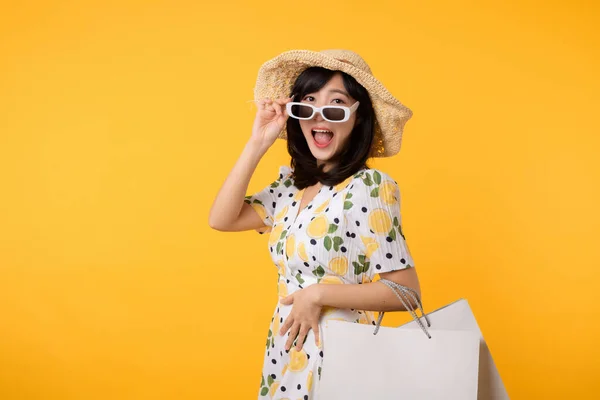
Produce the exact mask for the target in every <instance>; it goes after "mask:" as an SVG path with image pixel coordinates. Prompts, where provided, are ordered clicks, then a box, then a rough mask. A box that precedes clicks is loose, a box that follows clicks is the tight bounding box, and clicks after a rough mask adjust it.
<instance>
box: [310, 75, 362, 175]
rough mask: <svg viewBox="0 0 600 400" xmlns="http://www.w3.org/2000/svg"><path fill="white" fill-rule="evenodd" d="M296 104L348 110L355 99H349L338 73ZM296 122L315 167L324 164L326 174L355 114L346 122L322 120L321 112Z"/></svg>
mask: <svg viewBox="0 0 600 400" xmlns="http://www.w3.org/2000/svg"><path fill="white" fill-rule="evenodd" d="M299 101H301V102H303V103H310V104H312V105H314V106H315V107H322V106H325V105H339V106H344V107H350V106H351V105H353V104H354V103H356V100H355V99H353V98H352V97H350V95H349V94H348V92H347V91H346V88H345V87H344V82H343V80H342V74H341V73H339V72H338V73H336V74H335V75H334V76H333V77H332V78H331V79H330V80H329V82H327V84H325V86H323V87H322V88H321V89H320V90H319V91H318V92H314V93H308V94H306V95H304V98H302V99H300V100H299ZM359 107H360V106H359ZM299 122H300V128H301V129H302V133H303V134H304V138H305V139H306V141H307V142H308V147H309V148H310V151H311V152H312V154H313V156H314V157H315V158H316V159H317V165H321V164H322V163H325V171H327V170H329V168H331V167H332V166H333V162H334V161H333V160H334V159H335V156H336V155H337V154H339V152H340V151H341V150H342V149H343V148H344V146H345V145H346V142H347V141H348V140H349V138H350V133H351V132H352V129H353V128H354V125H355V123H356V111H355V112H353V113H352V114H351V115H350V119H349V120H348V121H346V122H329V121H327V120H324V119H323V116H322V115H321V114H320V113H315V115H314V116H313V118H312V119H306V120H299ZM315 130H318V131H322V130H325V131H329V133H317V132H315Z"/></svg>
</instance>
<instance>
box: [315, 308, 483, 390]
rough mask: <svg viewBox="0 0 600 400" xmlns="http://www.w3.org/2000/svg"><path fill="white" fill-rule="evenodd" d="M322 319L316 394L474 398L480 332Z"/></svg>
mask: <svg viewBox="0 0 600 400" xmlns="http://www.w3.org/2000/svg"><path fill="white" fill-rule="evenodd" d="M373 329H374V327H373V326H372V325H365V324H357V323H352V322H345V321H336V320H331V321H326V326H325V329H323V344H324V352H325V357H324V359H323V372H322V375H321V380H320V381H319V382H318V385H319V386H318V388H317V393H318V394H317V400H337V399H340V400H342V399H343V400H392V399H394V400H397V399H411V400H415V399H417V400H419V399H423V400H438V399H439V400H441V399H444V400H475V399H476V398H477V370H478V367H479V357H478V355H479V336H478V335H477V334H476V333H475V332H470V331H460V330H458V331H453V330H443V329H435V328H431V329H429V330H428V331H429V333H430V335H431V338H428V337H427V336H426V335H425V334H424V333H423V332H422V331H420V330H417V329H397V328H389V327H380V328H379V331H378V333H377V335H373Z"/></svg>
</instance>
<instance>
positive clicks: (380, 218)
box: [369, 208, 392, 235]
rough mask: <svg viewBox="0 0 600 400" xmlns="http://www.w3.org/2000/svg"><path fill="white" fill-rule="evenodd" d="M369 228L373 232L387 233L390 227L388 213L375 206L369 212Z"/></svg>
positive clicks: (390, 220)
mask: <svg viewBox="0 0 600 400" xmlns="http://www.w3.org/2000/svg"><path fill="white" fill-rule="evenodd" d="M369 228H371V230H372V231H373V232H375V233H380V234H386V235H387V234H388V233H389V232H390V230H391V229H392V219H391V218H390V214H389V213H388V212H387V211H386V210H384V209H383V208H377V209H375V210H373V211H371V213H370V214H369Z"/></svg>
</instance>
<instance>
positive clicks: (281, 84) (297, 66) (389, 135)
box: [254, 50, 412, 157]
mask: <svg viewBox="0 0 600 400" xmlns="http://www.w3.org/2000/svg"><path fill="white" fill-rule="evenodd" d="M313 66H319V67H323V68H327V69H330V70H334V71H337V70H339V71H342V72H345V73H347V74H348V75H351V76H352V77H354V79H356V81H357V82H358V83H360V84H361V85H362V86H363V87H364V88H365V89H366V90H367V91H368V92H369V96H370V98H371V102H372V103H373V110H374V112H375V119H376V120H375V132H374V136H375V137H374V141H373V146H372V149H371V156H372V157H390V156H393V155H395V154H397V153H398V152H399V151H400V147H401V142H402V133H403V131H404V125H405V124H406V122H407V121H408V120H409V119H410V118H411V117H412V111H411V110H410V109H409V108H408V107H406V106H405V105H403V104H402V103H400V101H398V99H396V98H395V97H394V96H393V95H392V94H391V93H390V92H389V91H388V90H387V89H386V88H385V86H384V85H383V84H382V83H381V82H380V81H379V80H378V79H377V78H375V77H374V76H373V75H372V74H371V73H369V72H367V71H365V70H363V69H360V68H357V67H355V66H353V65H352V64H349V63H347V62H344V61H340V60H338V59H336V58H333V57H331V56H328V55H326V54H324V53H321V52H316V51H312V50H290V51H286V52H283V53H281V54H279V55H278V56H277V57H275V58H273V59H271V60H269V61H267V62H265V63H264V64H263V65H262V66H261V67H260V69H259V71H258V77H257V79H256V85H255V87H254V99H255V100H259V99H263V98H265V97H267V98H271V99H278V98H285V97H289V96H290V95H291V90H292V87H293V85H294V82H295V81H296V79H297V78H298V76H299V75H300V73H301V72H302V71H304V70H305V69H306V68H308V67H313ZM278 137H279V138H280V139H287V128H286V127H285V126H284V128H283V130H282V131H281V132H280V134H279V136H278Z"/></svg>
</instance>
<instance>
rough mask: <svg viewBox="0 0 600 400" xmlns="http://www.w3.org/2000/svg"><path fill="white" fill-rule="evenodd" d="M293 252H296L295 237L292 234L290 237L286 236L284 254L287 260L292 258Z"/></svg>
mask: <svg viewBox="0 0 600 400" xmlns="http://www.w3.org/2000/svg"><path fill="white" fill-rule="evenodd" d="M295 250H296V237H295V236H294V234H293V233H292V234H291V235H290V236H288V238H287V241H286V242H285V254H286V255H287V258H288V259H289V258H292V256H293V255H294V251H295Z"/></svg>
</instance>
